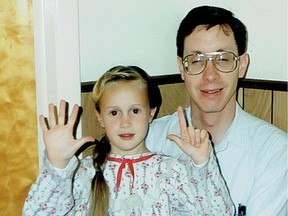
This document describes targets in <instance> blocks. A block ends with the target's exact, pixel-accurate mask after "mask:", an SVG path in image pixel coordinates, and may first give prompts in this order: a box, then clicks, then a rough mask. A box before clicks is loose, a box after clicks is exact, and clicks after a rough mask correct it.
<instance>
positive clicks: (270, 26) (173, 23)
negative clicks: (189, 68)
mask: <svg viewBox="0 0 288 216" xmlns="http://www.w3.org/2000/svg"><path fill="white" fill-rule="evenodd" d="M204 4H208V5H214V6H220V7H224V8H227V9H229V10H231V11H233V12H234V13H235V15H236V17H238V18H239V19H240V20H242V21H243V22H244V23H245V24H246V26H247V28H248V33H249V43H248V53H249V54H250V59H251V64H250V67H249V71H248V74H247V77H248V78H256V79H268V80H288V78H287V1H286V0H275V1H271V0H253V1H251V0H241V1H231V0H201V1H200V0H157V1H155V0H146V1H144V0H142V1H140V0H138V1H135V0H117V1H113V0H106V1H102V0H79V27H80V33H79V37H80V65H81V66H80V68H81V81H84V82H85V81H94V80H97V79H98V78H99V76H100V75H101V74H102V73H103V72H105V71H106V70H107V69H109V68H110V67H112V66H114V65H117V64H123V65H131V64H134V65H138V66H141V67H143V69H145V70H146V71H147V72H148V73H149V74H150V75H162V74H173V73H178V69H177V65H176V45H175V43H176V42H175V37H176V31H177V28H178V25H179V23H180V21H181V20H182V18H183V17H184V16H185V15H186V14H187V12H188V11H189V10H190V9H191V8H193V7H195V6H199V5H204Z"/></svg>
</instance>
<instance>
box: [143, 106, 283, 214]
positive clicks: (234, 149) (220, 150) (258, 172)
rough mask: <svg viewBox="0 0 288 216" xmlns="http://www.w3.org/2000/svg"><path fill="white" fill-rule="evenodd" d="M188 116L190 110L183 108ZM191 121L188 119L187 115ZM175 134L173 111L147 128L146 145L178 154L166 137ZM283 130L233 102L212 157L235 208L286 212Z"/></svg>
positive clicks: (175, 120) (255, 211) (176, 120)
mask: <svg viewBox="0 0 288 216" xmlns="http://www.w3.org/2000/svg"><path fill="white" fill-rule="evenodd" d="M185 111H186V114H187V116H191V109H190V107H189V108H186V109H185ZM188 122H189V124H192V122H191V118H188ZM167 134H179V124H178V116H177V112H175V113H174V114H172V115H170V116H165V117H162V118H159V119H156V120H154V121H153V122H152V123H151V125H150V128H149V133H148V136H147V138H146V141H145V142H146V146H147V147H148V148H149V149H150V150H151V151H153V152H161V153H164V154H168V155H177V154H179V153H181V150H180V149H179V148H178V146H177V145H176V144H175V143H173V142H171V141H170V140H168V139H167V138H166V136H167ZM287 147H288V142H287V133H286V132H284V131H282V130H280V129H279V128H277V127H275V126H274V125H272V124H269V123H267V122H265V121H263V120H261V119H259V118H256V117H254V116H252V115H250V114H248V113H246V112H245V111H243V110H242V109H241V107H240V106H239V105H238V104H237V107H236V113H235V118H234V120H233V122H232V123H231V125H230V127H229V128H228V130H227V131H226V134H225V136H224V138H223V139H222V141H221V142H220V143H219V144H217V145H216V147H215V151H216V156H217V158H218V160H219V165H220V167H221V172H222V174H223V177H224V179H225V180H226V183H227V185H228V188H229V190H230V193H231V197H232V200H233V202H234V204H235V207H236V208H237V207H238V204H240V203H241V204H242V205H245V206H246V207H247V212H246V213H247V215H251V216H256V215H257V216H258V215H261V216H262V215H264V216H265V215H267V216H271V215H279V216H280V215H281V216H282V215H283V216H285V215H288V209H287V208H288V207H287V202H288V201H287V200H288V192H287V190H288V189H287V186H288V185H287V184H288V183H287V182H288V180H287V166H288V163H287V160H288V159H287V158H288V157H287V156H288V155H287Z"/></svg>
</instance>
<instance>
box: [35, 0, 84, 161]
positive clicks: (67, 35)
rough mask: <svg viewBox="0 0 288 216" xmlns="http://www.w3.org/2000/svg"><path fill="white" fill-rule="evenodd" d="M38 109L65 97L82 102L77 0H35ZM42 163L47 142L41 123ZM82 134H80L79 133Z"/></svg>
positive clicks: (73, 101) (40, 159) (57, 102)
mask: <svg viewBox="0 0 288 216" xmlns="http://www.w3.org/2000/svg"><path fill="white" fill-rule="evenodd" d="M33 15H34V41H35V70H36V83H37V85H36V91H37V113H38V115H39V114H44V115H46V116H47V114H48V104H49V103H55V104H56V105H58V104H59V101H60V100H61V99H65V100H67V101H69V102H70V105H71V106H72V105H73V104H74V103H78V104H80V102H81V99H80V96H81V94H80V72H79V36H78V32H79V29H78V1H77V0H35V1H33ZM38 133H39V136H38V143H39V163H40V164H41V163H42V157H43V150H44V144H43V140H42V132H41V129H40V126H39V124H38ZM78 135H79V134H78Z"/></svg>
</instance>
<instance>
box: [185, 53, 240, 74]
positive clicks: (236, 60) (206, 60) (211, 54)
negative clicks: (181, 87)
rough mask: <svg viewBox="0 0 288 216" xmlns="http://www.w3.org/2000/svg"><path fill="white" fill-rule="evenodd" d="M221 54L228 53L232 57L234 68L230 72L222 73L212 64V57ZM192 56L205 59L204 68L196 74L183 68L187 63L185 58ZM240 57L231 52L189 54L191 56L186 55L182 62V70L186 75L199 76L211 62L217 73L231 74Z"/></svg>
mask: <svg viewBox="0 0 288 216" xmlns="http://www.w3.org/2000/svg"><path fill="white" fill-rule="evenodd" d="M221 53H230V54H232V55H233V59H234V62H235V63H234V64H235V66H234V68H233V69H232V70H229V71H222V70H219V69H218V68H217V66H216V65H215V63H214V56H216V55H217V54H221ZM192 55H203V56H204V57H206V58H205V63H204V67H203V69H202V70H201V71H200V72H198V73H195V74H194V73H190V72H189V71H188V70H186V67H185V65H184V64H185V63H186V62H188V61H187V57H189V56H192ZM209 55H210V56H209ZM240 57H241V56H237V55H236V54H235V53H233V52H231V51H217V52H208V53H201V52H199V53H198V52H195V53H191V54H188V55H186V56H185V57H184V58H183V60H182V65H183V68H184V71H185V72H186V74H188V75H199V74H201V73H203V71H204V70H205V68H206V67H207V62H208V61H211V62H212V64H213V66H214V67H215V68H216V69H217V70H218V71H220V72H222V73H231V72H233V71H235V69H236V68H237V66H238V63H237V62H238V60H239V59H240Z"/></svg>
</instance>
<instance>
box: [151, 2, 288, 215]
mask: <svg viewBox="0 0 288 216" xmlns="http://www.w3.org/2000/svg"><path fill="white" fill-rule="evenodd" d="M246 47H247V31H246V27H245V26H244V24H243V23H242V22H241V21H240V20H238V19H237V18H235V17H234V15H233V14H232V13H231V12H230V11H227V10H225V9H223V8H218V7H209V6H202V7H198V8H194V9H192V10H191V11H190V12H189V13H188V14H187V16H186V17H185V18H184V19H183V20H182V22H181V24H180V26H179V29H178V33H177V56H178V57H177V63H178V67H179V70H180V73H181V77H182V79H183V80H184V83H185V86H186V89H187V92H188V94H189V98H190V107H189V108H186V109H185V112H186V116H187V121H188V123H189V124H190V125H193V126H194V127H196V128H201V129H205V130H207V131H209V133H210V134H211V137H212V142H213V143H214V148H215V153H216V156H217V158H218V160H219V165H220V168H221V171H222V175H223V177H224V179H225V180H226V183H227V186H228V188H229V190H230V195H231V197H232V200H233V202H234V204H235V207H236V209H237V208H238V205H243V207H241V208H240V209H241V211H242V210H243V208H244V210H243V212H245V211H246V214H247V215H249V216H250V215H251V216H260V215H261V216H262V215H269V216H271V215H283V216H284V215H287V133H285V132H284V131H282V130H280V129H278V128H276V127H275V126H273V125H271V124H269V123H267V122H264V121H262V120H260V119H258V118H256V117H253V116H251V115H249V114H248V113H246V112H245V111H243V110H242V109H241V108H240V106H239V105H238V104H237V102H236V89H237V82H238V78H242V77H244V76H245V73H246V70H247V68H248V65H249V56H248V54H247V53H246ZM168 134H176V135H179V134H180V129H179V123H178V116H177V113H174V114H173V115H171V116H166V117H162V118H160V119H156V120H154V121H153V123H152V124H151V126H150V129H149V133H148V136H147V139H146V145H147V147H148V148H149V149H150V150H152V151H157V152H163V153H165V154H169V155H176V154H179V153H180V152H181V151H180V150H179V148H178V147H177V145H175V144H174V143H173V142H172V141H171V140H168V139H167V135H168ZM239 213H240V212H239Z"/></svg>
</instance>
